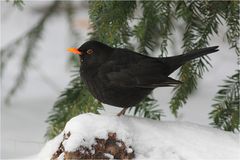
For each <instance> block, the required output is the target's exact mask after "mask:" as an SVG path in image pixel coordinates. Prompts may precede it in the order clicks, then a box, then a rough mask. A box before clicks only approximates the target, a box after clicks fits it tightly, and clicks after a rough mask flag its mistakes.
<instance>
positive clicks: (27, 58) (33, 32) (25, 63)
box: [1, 1, 59, 103]
mask: <svg viewBox="0 0 240 160" xmlns="http://www.w3.org/2000/svg"><path fill="white" fill-rule="evenodd" d="M58 4H59V2H57V1H55V2H54V3H53V4H52V5H51V6H50V7H49V9H48V10H47V12H46V13H45V14H44V15H43V17H42V18H41V19H40V21H39V22H38V23H37V24H36V25H35V26H34V27H33V28H31V29H30V30H29V31H28V32H26V33H25V34H24V35H23V36H20V37H19V38H18V39H16V40H15V41H14V42H13V43H10V44H8V45H7V46H6V47H4V48H3V49H2V50H1V57H2V58H3V60H2V61H1V67H3V68H2V69H1V74H2V73H3V69H4V67H5V65H6V63H7V62H8V60H9V59H10V58H11V57H12V56H13V55H14V54H16V53H17V47H18V46H19V44H20V43H22V42H23V41H24V42H26V50H25V53H24V55H23V58H22V60H21V68H20V72H19V73H18V76H17V78H16V81H15V83H14V85H13V86H12V88H11V89H10V91H9V92H8V93H7V96H6V99H5V103H9V102H10V100H11V97H12V96H13V95H14V94H15V93H16V92H17V90H18V89H19V87H20V86H21V85H22V84H23V82H24V79H25V77H26V71H27V69H28V68H29V66H30V65H31V64H30V62H31V59H32V57H33V55H34V49H35V47H36V46H37V43H38V41H39V40H40V38H41V34H42V32H43V28H44V25H45V23H46V21H47V20H48V18H49V17H50V16H51V15H52V14H53V13H54V11H55V10H56V9H57V5H58ZM10 48H11V49H10ZM4 58H5V59H4Z"/></svg>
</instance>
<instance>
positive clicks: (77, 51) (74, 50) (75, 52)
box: [67, 48, 81, 55]
mask: <svg viewBox="0 0 240 160" xmlns="http://www.w3.org/2000/svg"><path fill="white" fill-rule="evenodd" d="M67 51H68V52H71V53H74V54H80V55H81V52H80V51H79V50H78V49H77V48H68V49H67Z"/></svg>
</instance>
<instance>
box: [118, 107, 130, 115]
mask: <svg viewBox="0 0 240 160" xmlns="http://www.w3.org/2000/svg"><path fill="white" fill-rule="evenodd" d="M127 109H128V108H123V109H122V110H121V112H119V113H118V114H117V116H119V117H120V116H121V115H124V114H125V112H126V110H127Z"/></svg>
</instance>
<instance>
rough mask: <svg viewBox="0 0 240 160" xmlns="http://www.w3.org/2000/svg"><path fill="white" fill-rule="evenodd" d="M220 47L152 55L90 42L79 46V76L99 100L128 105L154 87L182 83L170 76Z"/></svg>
mask: <svg viewBox="0 0 240 160" xmlns="http://www.w3.org/2000/svg"><path fill="white" fill-rule="evenodd" d="M217 48H218V46H214V47H208V48H204V49H199V50H193V51H191V52H189V53H187V54H183V55H179V56H173V57H166V58H153V57H148V56H145V55H141V54H139V53H136V52H133V51H131V50H128V49H121V48H112V47H109V46H107V45H105V44H103V43H100V42H97V41H88V42H86V43H84V44H83V45H82V46H80V47H79V48H78V50H79V51H80V52H81V55H80V61H81V67H80V75H81V78H82V80H83V82H84V83H85V84H86V86H87V87H88V89H89V91H90V92H91V93H92V95H93V96H94V97H95V98H96V99H98V100H99V101H101V102H103V103H106V104H110V105H114V106H117V107H121V108H128V107H131V106H134V105H136V104H138V103H139V102H140V101H141V100H142V99H143V98H145V97H146V96H147V95H148V94H149V93H150V92H151V91H152V90H153V89H154V88H157V87H165V86H175V85H176V84H179V83H181V82H180V81H178V80H174V79H172V78H170V77H169V75H170V74H171V73H172V72H174V71H175V70H176V69H178V68H179V67H180V66H182V65H183V64H185V63H186V62H188V61H190V60H192V59H195V58H198V57H201V56H204V55H206V54H210V53H213V52H216V51H218V49H217Z"/></svg>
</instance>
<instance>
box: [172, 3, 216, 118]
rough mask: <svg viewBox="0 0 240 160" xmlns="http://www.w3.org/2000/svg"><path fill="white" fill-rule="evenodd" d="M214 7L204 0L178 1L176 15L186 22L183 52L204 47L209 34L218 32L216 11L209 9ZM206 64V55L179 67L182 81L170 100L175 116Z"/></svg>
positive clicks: (207, 63) (195, 86)
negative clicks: (192, 0)
mask: <svg viewBox="0 0 240 160" xmlns="http://www.w3.org/2000/svg"><path fill="white" fill-rule="evenodd" d="M209 7H214V6H213V5H212V3H208V2H205V1H198V2H196V1H195V2H189V3H185V2H179V3H178V6H177V15H178V16H179V17H182V18H183V20H184V21H185V22H186V24H187V26H186V30H185V33H184V39H183V41H184V44H183V47H184V52H185V53H186V52H188V51H191V50H194V49H199V48H204V47H206V46H207V45H208V41H209V39H210V36H211V35H213V34H214V33H216V34H217V32H218V24H219V18H218V12H217V10H214V9H213V10H209V9H208V8H209ZM207 66H211V65H210V62H209V58H208V57H207V56H205V57H201V58H199V59H197V60H193V61H192V62H189V63H187V64H185V65H184V66H182V67H181V69H180V72H179V74H178V75H179V79H180V80H181V81H182V82H184V83H183V84H181V85H180V86H177V87H176V88H174V95H173V97H172V99H171V101H170V108H171V110H172V113H173V114H174V115H175V116H177V110H178V109H179V108H180V107H181V106H182V105H183V104H185V103H186V101H187V98H188V96H189V95H190V94H191V93H192V92H193V91H194V90H195V89H196V88H197V80H198V79H199V78H202V75H203V73H204V72H205V71H207V70H208V68H207Z"/></svg>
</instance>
